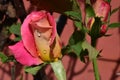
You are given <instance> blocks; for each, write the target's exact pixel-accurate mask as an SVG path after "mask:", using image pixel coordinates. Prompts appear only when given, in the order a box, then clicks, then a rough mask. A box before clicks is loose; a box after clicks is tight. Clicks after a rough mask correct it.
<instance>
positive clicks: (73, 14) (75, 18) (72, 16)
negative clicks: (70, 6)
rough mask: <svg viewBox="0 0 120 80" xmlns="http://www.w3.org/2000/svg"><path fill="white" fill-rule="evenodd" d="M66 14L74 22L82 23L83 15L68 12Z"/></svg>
mask: <svg viewBox="0 0 120 80" xmlns="http://www.w3.org/2000/svg"><path fill="white" fill-rule="evenodd" d="M64 14H65V15H66V16H68V17H69V18H70V19H72V20H76V21H81V14H80V13H79V12H76V11H66V12H64Z"/></svg>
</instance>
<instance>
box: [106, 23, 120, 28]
mask: <svg viewBox="0 0 120 80" xmlns="http://www.w3.org/2000/svg"><path fill="white" fill-rule="evenodd" d="M108 27H109V28H118V27H120V23H112V24H110V25H108Z"/></svg>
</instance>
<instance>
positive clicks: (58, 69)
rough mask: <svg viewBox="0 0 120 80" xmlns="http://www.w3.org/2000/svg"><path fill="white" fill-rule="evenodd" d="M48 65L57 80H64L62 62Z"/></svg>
mask: <svg viewBox="0 0 120 80" xmlns="http://www.w3.org/2000/svg"><path fill="white" fill-rule="evenodd" d="M50 64H51V67H52V69H53V71H54V73H55V75H56V77H57V80H66V72H65V69H64V67H63V64H62V62H61V61H60V60H59V61H56V62H51V63H50Z"/></svg>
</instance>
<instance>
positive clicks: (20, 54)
mask: <svg viewBox="0 0 120 80" xmlns="http://www.w3.org/2000/svg"><path fill="white" fill-rule="evenodd" d="M9 49H10V50H11V52H12V54H13V55H14V57H15V59H16V60H17V61H18V62H20V63H21V64H23V65H27V66H31V65H38V64H40V63H42V60H40V59H39V58H35V57H33V56H31V55H30V54H29V52H27V50H26V49H25V48H24V45H23V42H22V41H20V42H18V43H16V44H15V45H13V46H9Z"/></svg>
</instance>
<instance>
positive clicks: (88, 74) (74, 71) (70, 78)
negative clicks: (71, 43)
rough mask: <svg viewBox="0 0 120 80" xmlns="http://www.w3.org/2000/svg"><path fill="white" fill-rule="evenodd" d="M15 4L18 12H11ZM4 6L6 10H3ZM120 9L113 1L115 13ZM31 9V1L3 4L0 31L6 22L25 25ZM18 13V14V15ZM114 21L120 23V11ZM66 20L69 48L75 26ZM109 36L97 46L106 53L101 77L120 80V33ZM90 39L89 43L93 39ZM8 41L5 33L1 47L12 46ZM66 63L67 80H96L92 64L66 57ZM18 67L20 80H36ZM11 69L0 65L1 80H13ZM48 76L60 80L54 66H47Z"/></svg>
mask: <svg viewBox="0 0 120 80" xmlns="http://www.w3.org/2000/svg"><path fill="white" fill-rule="evenodd" d="M1 1H7V0H0V3H1ZM13 2H14V3H16V5H14V6H15V7H16V9H13V8H11V7H12V6H11V4H13ZM3 5H4V7H5V8H3V7H1V6H3ZM5 5H7V6H5ZM8 5H9V6H10V9H12V12H9V9H8V8H7V7H8ZM24 6H25V7H24ZM119 6H120V0H112V1H111V9H114V8H117V7H119ZM29 7H30V3H29V1H27V0H23V1H22V0H11V3H9V2H3V3H2V4H1V5H0V10H1V11H0V30H4V28H3V27H2V28H1V26H3V24H1V21H3V20H4V24H6V23H7V24H8V25H7V26H9V25H11V24H13V23H15V22H23V20H24V18H25V16H26V14H27V13H28V12H29ZM1 8H3V9H1ZM6 11H7V12H6ZM14 11H16V14H15V13H14ZM53 15H54V17H55V19H56V20H58V17H59V16H60V15H59V14H57V13H54V14H53ZM16 16H17V17H16ZM110 19H111V22H120V10H119V11H117V12H116V13H115V14H113V15H112V16H111V18H110ZM63 20H65V21H66V22H64V24H65V26H64V28H63V30H62V32H61V31H60V32H61V35H60V37H61V40H62V43H63V45H67V43H68V39H69V37H70V35H71V34H72V32H73V30H74V25H73V23H72V20H70V19H66V18H63ZM10 21H12V22H10ZM58 27H59V26H58ZM107 33H108V34H112V36H109V37H102V38H100V39H99V41H98V44H97V48H98V50H102V53H101V57H100V58H99V59H98V67H99V72H100V77H101V80H120V29H119V28H115V29H111V30H109V31H108V32H107ZM87 38H88V40H89V36H88V37H87ZM8 40H9V39H8V36H4V35H3V33H2V31H1V32H0V46H3V45H8V44H4V43H5V42H4V41H8ZM1 50H3V49H1ZM5 50H6V49H4V51H5ZM62 62H63V65H64V67H65V70H66V73H67V80H94V73H93V68H92V64H91V62H86V63H83V62H81V61H80V59H77V58H75V57H72V56H68V55H66V56H64V57H63V59H62ZM15 67H16V68H15V70H14V71H15V73H16V75H15V79H16V80H22V79H21V78H23V80H33V77H32V75H31V74H27V73H24V70H23V66H22V65H20V64H19V65H16V66H15ZM11 69H12V63H9V64H8V63H6V64H3V63H2V62H0V80H11V73H12V72H11ZM46 74H47V76H48V79H49V80H56V78H55V77H54V74H53V71H52V70H51V67H50V66H47V68H46Z"/></svg>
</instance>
